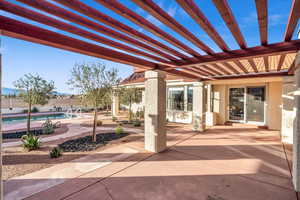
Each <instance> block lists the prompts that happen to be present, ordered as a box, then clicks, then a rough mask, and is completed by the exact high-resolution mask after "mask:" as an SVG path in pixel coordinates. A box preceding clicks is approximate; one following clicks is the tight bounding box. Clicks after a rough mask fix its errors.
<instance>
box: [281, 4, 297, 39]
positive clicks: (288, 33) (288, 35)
mask: <svg viewBox="0 0 300 200" xmlns="http://www.w3.org/2000/svg"><path fill="white" fill-rule="evenodd" d="M299 18H300V0H293V3H292V7H291V11H290V15H289V19H288V23H287V25H286V29H285V33H284V41H290V40H291V39H292V37H293V34H294V32H295V28H296V26H297V23H298V21H299Z"/></svg>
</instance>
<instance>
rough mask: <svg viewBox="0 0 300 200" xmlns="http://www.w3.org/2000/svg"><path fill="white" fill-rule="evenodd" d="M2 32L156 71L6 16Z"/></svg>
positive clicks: (137, 60)
mask: <svg viewBox="0 0 300 200" xmlns="http://www.w3.org/2000/svg"><path fill="white" fill-rule="evenodd" d="M0 30H1V31H2V34H3V35H6V36H9V37H14V38H18V39H23V40H27V41H30V42H34V43H39V44H43V45H47V46H52V47H56V48H61V49H65V50H69V51H73V52H77V53H81V54H85V55H89V56H95V57H98V58H104V59H107V60H111V61H115V62H120V63H124V64H129V65H134V66H136V67H138V68H143V69H145V68H146V69H155V68H156V65H157V64H155V63H153V62H150V61H146V60H143V59H140V58H137V57H134V56H130V55H126V54H124V53H121V52H117V51H114V50H111V49H108V48H105V47H101V46H98V45H94V44H91V43H87V42H84V41H81V40H78V39H75V38H71V37H68V36H65V35H62V34H59V33H55V32H52V31H49V30H46V29H42V28H39V27H36V26H33V25H30V24H26V23H23V22H20V21H17V20H14V19H11V18H8V17H4V16H0Z"/></svg>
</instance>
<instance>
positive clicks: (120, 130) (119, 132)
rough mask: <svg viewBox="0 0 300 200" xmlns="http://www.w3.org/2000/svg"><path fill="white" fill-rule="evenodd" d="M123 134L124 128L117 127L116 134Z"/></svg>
mask: <svg viewBox="0 0 300 200" xmlns="http://www.w3.org/2000/svg"><path fill="white" fill-rule="evenodd" d="M123 132H124V130H123V127H122V126H117V128H116V130H115V133H116V134H118V135H119V134H122V133H123Z"/></svg>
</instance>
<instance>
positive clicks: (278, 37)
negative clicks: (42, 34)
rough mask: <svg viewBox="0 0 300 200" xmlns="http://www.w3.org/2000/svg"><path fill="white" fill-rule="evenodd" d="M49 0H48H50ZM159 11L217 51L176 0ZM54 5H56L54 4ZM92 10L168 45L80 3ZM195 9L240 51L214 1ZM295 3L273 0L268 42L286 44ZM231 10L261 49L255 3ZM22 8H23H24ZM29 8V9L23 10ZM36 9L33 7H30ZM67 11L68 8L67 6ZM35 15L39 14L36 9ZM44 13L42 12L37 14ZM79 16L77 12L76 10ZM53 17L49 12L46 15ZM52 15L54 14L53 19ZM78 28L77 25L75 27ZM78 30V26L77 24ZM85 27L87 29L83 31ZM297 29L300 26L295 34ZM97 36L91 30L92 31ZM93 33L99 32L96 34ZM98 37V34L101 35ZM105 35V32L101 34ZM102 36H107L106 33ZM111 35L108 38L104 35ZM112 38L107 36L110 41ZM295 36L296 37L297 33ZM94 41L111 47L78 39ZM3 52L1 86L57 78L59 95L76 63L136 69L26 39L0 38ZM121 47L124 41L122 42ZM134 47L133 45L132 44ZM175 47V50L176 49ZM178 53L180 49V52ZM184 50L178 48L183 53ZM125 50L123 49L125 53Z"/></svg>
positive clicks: (237, 1) (247, 0)
mask: <svg viewBox="0 0 300 200" xmlns="http://www.w3.org/2000/svg"><path fill="white" fill-rule="evenodd" d="M9 1H10V2H12V3H16V4H18V5H23V4H21V3H18V2H17V1H15V0H9ZM49 1H50V0H49ZM119 1H120V2H121V3H123V4H124V5H126V6H127V7H128V8H130V9H132V10H135V11H136V12H137V13H138V14H140V15H142V16H144V17H145V18H146V19H148V20H150V21H151V22H152V23H154V24H155V25H157V26H159V27H160V28H161V29H163V30H164V31H166V32H168V33H170V34H172V35H173V36H174V37H176V38H178V39H179V40H180V41H182V42H184V43H186V44H188V45H189V46H190V47H192V48H194V49H196V50H197V51H199V52H200V53H203V52H202V51H201V50H200V49H198V48H197V47H195V46H194V45H193V44H191V43H190V42H189V41H187V40H186V39H184V38H183V37H181V36H180V35H179V34H177V33H176V32H174V31H172V30H171V29H170V28H168V27H166V26H164V25H163V24H162V23H161V22H160V21H158V20H157V19H155V18H154V17H153V16H151V15H149V14H148V13H147V12H146V11H144V10H142V9H141V8H139V7H138V6H137V5H135V4H134V3H133V2H132V1H130V0H119ZM154 1H155V2H156V3H157V4H158V5H159V6H160V7H162V8H163V9H164V10H165V11H167V12H168V13H169V15H171V16H172V17H174V18H175V19H176V20H177V21H178V22H179V23H180V24H182V25H184V26H185V27H186V28H187V29H188V30H189V31H190V32H191V33H193V34H194V35H195V36H197V37H198V38H199V39H200V40H201V41H203V42H204V43H205V44H207V45H208V46H210V47H211V48H212V49H213V50H214V51H216V52H219V51H220V49H219V48H218V47H217V45H216V44H215V43H214V42H213V41H212V40H211V39H210V38H209V36H208V35H207V34H206V33H205V32H204V31H203V30H202V29H201V28H200V27H199V26H198V25H197V24H196V23H195V22H194V21H193V20H192V19H191V18H189V16H188V15H187V14H186V13H185V11H184V10H183V9H182V8H181V7H180V6H179V5H178V4H177V3H176V1H175V0H154ZM50 2H52V1H50ZM82 2H85V3H87V4H88V5H90V6H93V7H94V8H96V9H98V10H99V11H102V12H104V13H106V14H108V15H109V16H111V17H113V18H115V19H117V20H119V21H121V22H122V23H124V24H127V25H129V26H130V27H132V28H134V29H136V30H138V31H141V32H142V33H144V34H146V35H148V36H150V37H152V38H154V39H156V40H158V41H160V42H163V43H165V44H168V43H167V42H165V41H163V40H161V39H160V38H157V37H156V36H154V35H152V34H151V33H149V32H148V31H146V30H143V29H142V28H140V27H138V26H136V25H135V24H134V23H132V22H130V21H128V20H126V19H125V18H122V17H120V16H119V15H117V14H115V13H114V12H112V11H110V10H108V9H106V8H104V7H102V6H101V5H100V4H98V3H95V2H94V1H93V0H85V1H82ZM195 2H196V3H197V5H198V6H199V7H200V9H201V10H202V11H203V13H204V14H205V16H206V17H207V18H208V19H209V20H210V22H211V23H212V24H213V25H214V26H215V28H216V30H217V31H218V32H219V33H220V35H221V36H222V37H223V39H224V40H225V41H226V43H227V44H228V46H229V47H230V48H231V49H237V48H238V45H237V43H236V41H235V40H234V38H233V37H232V35H231V33H230V31H229V30H228V28H227V27H226V25H225V23H224V21H223V20H222V18H221V16H220V15H219V13H218V12H217V9H216V8H215V7H214V5H213V3H212V1H211V0H205V1H204V0H202V1H201V0H195ZM291 2H292V0H270V1H269V10H268V12H269V16H268V22H269V43H274V42H281V41H282V40H283V34H284V30H285V26H286V22H287V19H288V14H289V10H290V7H291ZM228 3H229V5H230V7H231V8H232V10H233V13H234V16H235V17H236V19H237V22H238V24H239V26H240V28H241V31H242V34H243V35H244V36H245V38H246V42H247V45H248V46H249V47H251V46H257V45H259V44H260V40H259V30H258V23H257V16H256V8H255V1H254V0H228ZM23 6H24V5H23ZM25 7H27V8H30V7H28V6H25ZM30 9H32V8H30ZM66 9H67V8H66ZM35 11H37V10H35ZM38 12H40V11H38ZM73 12H75V13H76V11H73ZM0 14H1V15H5V16H8V17H11V18H14V19H17V20H21V21H23V22H25V23H30V24H34V25H36V26H39V27H42V28H48V29H50V30H51V31H55V32H58V33H62V34H66V35H68V36H70V37H74V38H80V37H79V36H76V35H73V34H69V33H66V32H64V31H60V30H57V29H55V28H53V27H48V26H45V25H42V24H39V23H36V22H33V21H31V20H27V19H24V18H21V17H18V16H14V15H12V14H9V13H6V12H4V11H0ZM48 15H49V14H48ZM49 16H51V15H49ZM66 22H67V23H69V24H72V25H75V24H73V23H71V22H68V21H66ZM76 26H77V25H76ZM79 27H80V26H79ZM81 28H83V29H85V28H84V27H81ZM298 29H299V24H298V27H297V29H296V30H298ZM92 32H93V31H92ZM94 33H95V32H94ZM98 34H99V33H98ZM100 35H101V34H100ZM102 36H104V35H102ZM104 37H107V36H104ZM107 38H109V37H107ZM294 38H296V34H294ZM80 39H82V40H84V41H88V42H90V43H94V44H98V45H100V46H104V47H107V46H105V45H102V44H99V43H96V42H94V41H90V40H87V39H83V38H80ZM1 40H2V41H1V52H2V53H3V86H5V87H13V81H15V80H16V79H18V78H20V77H21V76H23V75H24V74H25V73H28V72H31V73H38V74H40V75H41V76H43V77H45V78H46V79H48V80H54V81H55V84H56V87H57V90H58V91H60V92H71V91H70V89H69V87H68V86H67V85H66V81H67V80H68V79H69V75H70V70H71V68H72V67H73V65H74V64H75V63H76V62H78V63H80V62H105V63H106V64H107V65H108V66H109V67H116V68H118V69H119V72H120V76H121V77H123V78H124V77H126V76H128V75H130V74H131V73H132V67H130V66H128V65H123V64H119V63H114V62H109V61H105V60H102V59H98V58H93V57H89V56H85V55H81V54H77V53H72V52H68V51H64V50H60V49H56V48H52V47H46V46H43V45H38V44H33V43H30V42H26V41H21V40H17V39H13V38H8V37H5V36H2V37H1ZM121 43H122V42H121ZM168 45H170V44H168ZM129 46H130V45H129ZM170 46H172V45H170ZM173 48H174V49H176V47H173ZM177 50H179V49H177ZM179 51H180V50H179ZM121 52H122V51H121Z"/></svg>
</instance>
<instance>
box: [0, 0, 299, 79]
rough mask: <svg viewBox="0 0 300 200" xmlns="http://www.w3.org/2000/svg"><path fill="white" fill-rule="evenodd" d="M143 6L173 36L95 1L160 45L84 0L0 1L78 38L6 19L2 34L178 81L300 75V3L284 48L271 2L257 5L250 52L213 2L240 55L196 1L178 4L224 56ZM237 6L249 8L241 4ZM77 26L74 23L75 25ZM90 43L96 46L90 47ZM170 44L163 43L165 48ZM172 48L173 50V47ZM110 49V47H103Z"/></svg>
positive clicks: (139, 1)
mask: <svg viewBox="0 0 300 200" xmlns="http://www.w3.org/2000/svg"><path fill="white" fill-rule="evenodd" d="M131 1H132V2H134V3H135V4H136V6H137V7H139V8H140V9H143V10H144V11H146V12H148V13H149V14H150V15H152V16H153V17H155V18H156V19H157V20H159V21H160V23H162V24H164V25H165V26H166V27H168V29H169V30H171V31H172V32H171V31H170V32H166V31H165V30H162V29H161V28H160V27H159V26H157V25H155V23H153V22H152V21H151V20H149V19H147V18H146V17H144V16H142V15H140V14H139V12H138V11H137V10H133V9H130V8H129V7H127V6H126V5H123V4H122V3H121V2H120V1H117V0H95V2H97V3H98V4H101V5H102V6H104V7H106V8H107V9H110V10H111V11H113V12H115V13H117V14H118V15H120V16H122V17H123V18H125V19H126V20H129V21H131V22H132V23H134V24H135V25H137V26H138V27H140V28H142V29H144V30H146V31H149V32H150V33H152V34H153V35H155V36H156V37H157V38H160V40H156V39H154V38H153V37H150V36H149V35H147V34H145V33H143V32H141V31H138V30H137V29H136V28H133V27H131V26H129V25H127V24H124V23H123V22H121V21H120V20H119V19H115V18H113V17H111V16H109V14H107V13H104V12H103V11H100V10H99V9H96V8H93V7H92V6H90V5H88V4H87V3H86V2H85V1H80V0H52V1H46V0H17V1H13V2H12V1H6V0H0V9H1V10H3V11H5V12H8V13H11V14H14V15H18V16H20V17H23V18H27V19H30V20H32V21H35V22H38V23H39V24H43V25H47V27H54V28H55V29H58V30H60V31H63V32H68V33H71V34H73V35H77V36H79V38H78V37H76V38H75V37H70V36H69V35H67V34H61V33H57V32H55V31H51V30H50V29H49V28H48V29H47V28H45V27H44V26H43V27H40V26H39V25H33V24H29V23H24V22H22V21H20V20H16V19H13V18H11V17H8V16H3V15H0V30H1V34H2V35H5V36H9V37H13V38H18V39H22V40H27V41H30V42H35V43H39V44H44V45H48V46H53V47H57V48H61V49H65V50H69V51H73V52H77V53H82V54H85V55H89V56H94V57H99V58H104V59H107V60H111V61H115V62H119V63H125V64H129V65H132V66H134V67H136V68H139V69H141V70H148V69H159V70H163V71H166V72H167V73H170V74H172V75H178V76H183V77H188V78H192V79H197V80H212V79H223V78H232V77H235V78H237V77H250V76H254V77H257V76H270V75H271V76H275V75H288V74H292V73H293V66H294V65H293V62H294V59H295V55H296V52H297V51H298V50H300V40H299V39H293V35H294V33H295V31H296V27H297V23H298V20H299V18H300V0H291V3H292V5H291V9H290V12H289V18H288V21H287V22H285V24H286V26H285V33H284V35H283V36H282V42H279V43H270V42H269V39H268V35H269V32H268V30H269V25H268V1H267V0H255V5H256V9H255V10H254V11H255V13H256V15H257V19H258V20H257V23H258V25H259V36H260V45H259V46H255V47H249V46H248V45H247V40H248V39H250V38H245V36H244V35H243V34H242V32H241V29H240V26H239V25H238V23H237V20H236V19H235V17H234V13H233V10H232V9H231V7H230V5H229V3H228V2H227V1H226V0H212V6H214V7H215V8H216V10H217V12H218V13H219V14H220V16H221V18H222V20H223V21H224V22H225V24H226V26H227V28H228V29H229V31H230V32H231V34H232V36H233V38H234V40H235V41H236V42H237V44H238V47H239V48H238V49H231V48H230V47H229V45H228V44H229V41H226V40H225V39H224V38H223V37H222V34H220V33H218V31H217V29H216V26H217V25H214V24H213V23H211V22H210V20H209V18H208V17H207V16H206V15H205V14H204V13H203V12H202V11H201V9H204V8H201V6H200V5H198V3H196V2H195V1H194V0H176V2H177V4H178V5H180V6H181V8H182V9H183V10H184V11H185V12H186V13H187V14H188V16H189V19H187V20H194V22H196V23H197V25H198V26H199V28H201V29H202V30H203V31H204V32H206V34H207V35H208V36H209V37H210V39H211V40H212V41H213V42H214V43H215V44H216V45H217V46H218V48H219V49H220V51H219V52H216V51H214V50H213V48H212V47H210V46H209V45H207V44H206V41H204V39H203V38H199V37H197V36H196V35H195V34H193V33H192V32H191V31H189V30H188V28H187V27H186V25H185V24H181V23H179V22H178V20H176V19H175V18H174V17H172V16H171V15H170V14H169V13H168V12H167V11H165V10H164V9H163V8H162V7H160V6H159V5H158V4H156V3H155V2H154V1H153V0H131ZM237 3H239V4H242V1H238V2H237ZM69 22H70V23H69ZM173 32H174V33H176V34H177V35H180V36H181V37H183V38H184V39H185V40H186V41H189V42H190V43H191V44H193V45H194V46H196V47H197V48H198V49H200V51H197V50H195V48H192V47H191V45H189V44H187V43H185V42H184V41H181V40H179V39H178V38H177V37H175V36H174V34H172V33H173ZM86 39H88V40H89V41H86ZM161 40H163V41H164V42H161ZM167 44H169V45H167ZM103 45H104V46H103Z"/></svg>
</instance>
